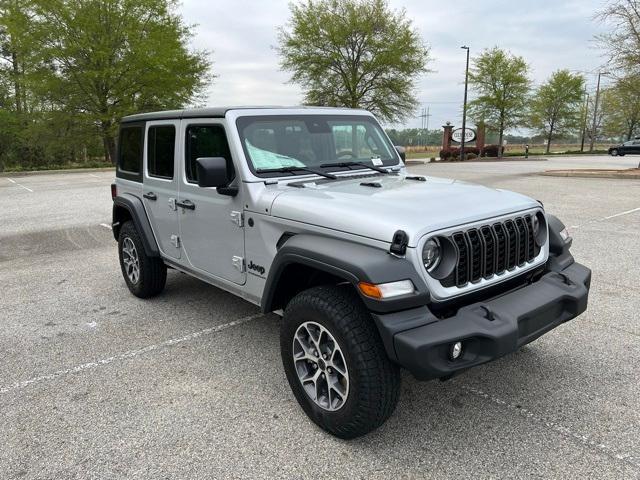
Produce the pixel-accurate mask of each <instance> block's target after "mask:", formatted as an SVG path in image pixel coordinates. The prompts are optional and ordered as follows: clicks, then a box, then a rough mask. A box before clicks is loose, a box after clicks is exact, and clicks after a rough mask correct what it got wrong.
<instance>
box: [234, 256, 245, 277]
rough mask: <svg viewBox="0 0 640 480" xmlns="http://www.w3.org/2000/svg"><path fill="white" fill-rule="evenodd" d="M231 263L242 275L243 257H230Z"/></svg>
mask: <svg viewBox="0 0 640 480" xmlns="http://www.w3.org/2000/svg"><path fill="white" fill-rule="evenodd" d="M231 263H233V267H234V268H235V269H236V270H238V271H239V272H240V273H244V257H238V256H237V255H234V256H233V257H231Z"/></svg>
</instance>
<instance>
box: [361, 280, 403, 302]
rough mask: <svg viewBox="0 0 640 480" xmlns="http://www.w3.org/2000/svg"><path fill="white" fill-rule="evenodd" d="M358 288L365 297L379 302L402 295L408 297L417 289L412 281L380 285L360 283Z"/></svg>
mask: <svg viewBox="0 0 640 480" xmlns="http://www.w3.org/2000/svg"><path fill="white" fill-rule="evenodd" d="M358 288H359V289H360V291H361V292H362V294H363V295H365V296H367V297H370V298H376V299H379V300H380V299H383V298H393V297H399V296H400V295H408V294H410V293H413V292H415V287H414V286H413V283H412V282H411V280H400V281H399V282H390V283H379V284H377V285H376V284H373V283H367V282H360V283H358Z"/></svg>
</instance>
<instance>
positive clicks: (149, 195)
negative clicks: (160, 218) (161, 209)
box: [142, 192, 158, 202]
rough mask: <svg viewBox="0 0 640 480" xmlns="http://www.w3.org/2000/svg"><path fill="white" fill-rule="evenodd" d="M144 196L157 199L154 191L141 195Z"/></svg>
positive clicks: (148, 198)
mask: <svg viewBox="0 0 640 480" xmlns="http://www.w3.org/2000/svg"><path fill="white" fill-rule="evenodd" d="M142 196H143V197H144V198H146V199H147V200H153V201H154V202H155V201H156V200H157V199H158V197H157V196H156V194H155V193H153V192H147V193H145V194H144V195H142Z"/></svg>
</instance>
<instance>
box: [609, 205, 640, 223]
mask: <svg viewBox="0 0 640 480" xmlns="http://www.w3.org/2000/svg"><path fill="white" fill-rule="evenodd" d="M633 212H640V207H638V208H633V209H631V210H627V211H626V212H620V213H616V214H615V215H609V216H608V217H604V219H605V220H609V219H610V218H616V217H621V216H622V215H629V214H630V213H633Z"/></svg>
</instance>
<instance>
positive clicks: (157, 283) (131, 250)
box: [118, 221, 167, 298]
mask: <svg viewBox="0 0 640 480" xmlns="http://www.w3.org/2000/svg"><path fill="white" fill-rule="evenodd" d="M118 255H119V257H120V269H121V270H122V276H123V277H124V281H125V282H126V284H127V287H128V288H129V291H130V292H131V293H133V294H134V295H135V296H136V297H139V298H149V297H153V296H155V295H158V294H159V293H160V292H162V290H164V286H165V283H166V281H167V267H166V265H165V264H164V262H163V261H162V259H161V258H158V257H149V256H147V254H146V253H145V250H144V245H143V243H142V239H141V238H140V235H139V234H138V231H137V230H136V227H135V225H134V224H133V222H131V221H128V222H125V223H124V224H123V225H122V227H121V228H120V235H119V236H118Z"/></svg>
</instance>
